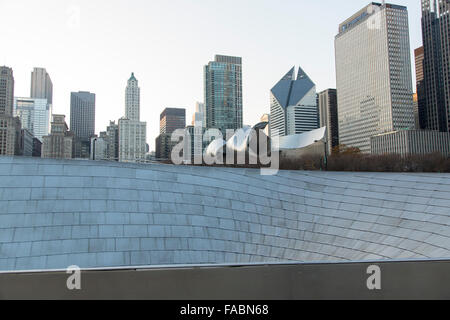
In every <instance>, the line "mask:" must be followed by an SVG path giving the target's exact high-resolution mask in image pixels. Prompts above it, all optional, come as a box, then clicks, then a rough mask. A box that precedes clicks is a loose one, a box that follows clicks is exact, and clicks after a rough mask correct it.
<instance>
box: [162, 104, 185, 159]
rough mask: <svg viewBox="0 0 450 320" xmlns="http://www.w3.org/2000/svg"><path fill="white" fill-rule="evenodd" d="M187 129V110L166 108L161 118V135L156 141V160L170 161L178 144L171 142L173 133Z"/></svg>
mask: <svg viewBox="0 0 450 320" xmlns="http://www.w3.org/2000/svg"><path fill="white" fill-rule="evenodd" d="M185 127H186V109H184V108H166V109H164V111H163V112H161V115H160V117H159V128H160V132H159V133H160V135H159V136H158V137H157V138H156V140H155V146H156V158H157V159H162V160H169V159H170V155H171V153H172V148H173V147H174V146H175V145H177V142H174V141H172V140H171V138H172V133H174V132H175V130H177V129H184V128H185Z"/></svg>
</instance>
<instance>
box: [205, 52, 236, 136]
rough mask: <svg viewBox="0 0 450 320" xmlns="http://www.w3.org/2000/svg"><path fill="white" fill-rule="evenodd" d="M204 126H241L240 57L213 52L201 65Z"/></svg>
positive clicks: (222, 129) (232, 127) (222, 130)
mask: <svg viewBox="0 0 450 320" xmlns="http://www.w3.org/2000/svg"><path fill="white" fill-rule="evenodd" d="M204 95H205V111H206V119H205V120H206V128H207V129H210V128H216V129H219V130H221V132H222V134H223V135H224V136H225V134H226V130H227V129H233V130H236V129H240V128H242V58H239V57H230V56H222V55H216V56H215V59H214V61H211V62H209V64H208V65H206V66H205V67H204Z"/></svg>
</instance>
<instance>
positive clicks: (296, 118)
mask: <svg viewBox="0 0 450 320" xmlns="http://www.w3.org/2000/svg"><path fill="white" fill-rule="evenodd" d="M270 93H271V94H270V99H271V101H270V132H271V136H272V137H275V136H288V135H293V134H300V133H304V132H307V131H311V130H314V129H317V128H318V124H319V115H318V110H317V98H316V85H315V84H314V82H312V81H311V79H310V78H309V77H308V75H307V74H306V73H305V72H304V71H303V69H302V68H300V67H299V69H298V73H297V77H295V67H293V68H292V69H291V70H289V72H288V73H287V74H286V75H285V76H284V77H283V78H281V80H280V81H278V83H277V84H276V85H275V86H274V87H273V88H272V90H271V91H270Z"/></svg>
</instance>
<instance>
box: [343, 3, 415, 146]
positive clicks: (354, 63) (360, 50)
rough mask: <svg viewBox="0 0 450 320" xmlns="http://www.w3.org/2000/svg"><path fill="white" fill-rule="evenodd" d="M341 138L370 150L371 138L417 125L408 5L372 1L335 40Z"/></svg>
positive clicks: (347, 21)
mask: <svg viewBox="0 0 450 320" xmlns="http://www.w3.org/2000/svg"><path fill="white" fill-rule="evenodd" d="M335 49H336V85H337V97H338V106H339V108H338V118H339V142H340V143H341V144H345V145H347V146H351V147H357V148H359V149H360V150H361V151H362V152H365V153H369V152H370V137H372V136H374V135H377V134H381V133H385V132H391V131H397V130H400V129H406V128H409V129H413V128H414V127H415V123H414V112H413V95H412V94H413V90H412V75H411V57H410V42H409V27H408V11H407V8H406V7H403V6H398V5H393V4H384V3H383V4H380V3H375V2H373V3H371V4H369V5H368V6H366V7H365V8H363V9H362V10H360V11H359V12H357V13H356V14H354V15H353V16H351V17H350V18H349V19H347V20H346V21H344V22H343V23H341V24H340V26H339V34H338V35H337V36H336V39H335Z"/></svg>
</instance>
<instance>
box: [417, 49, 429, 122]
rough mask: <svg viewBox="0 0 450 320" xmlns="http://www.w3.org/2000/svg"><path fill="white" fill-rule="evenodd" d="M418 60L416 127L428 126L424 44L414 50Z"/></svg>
mask: <svg viewBox="0 0 450 320" xmlns="http://www.w3.org/2000/svg"><path fill="white" fill-rule="evenodd" d="M414 57H415V62H416V96H415V100H414V103H415V104H414V120H415V123H416V129H425V128H426V123H425V119H426V103H427V100H426V90H425V70H424V60H425V52H424V49H423V46H422V47H420V48H417V49H416V50H414Z"/></svg>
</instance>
